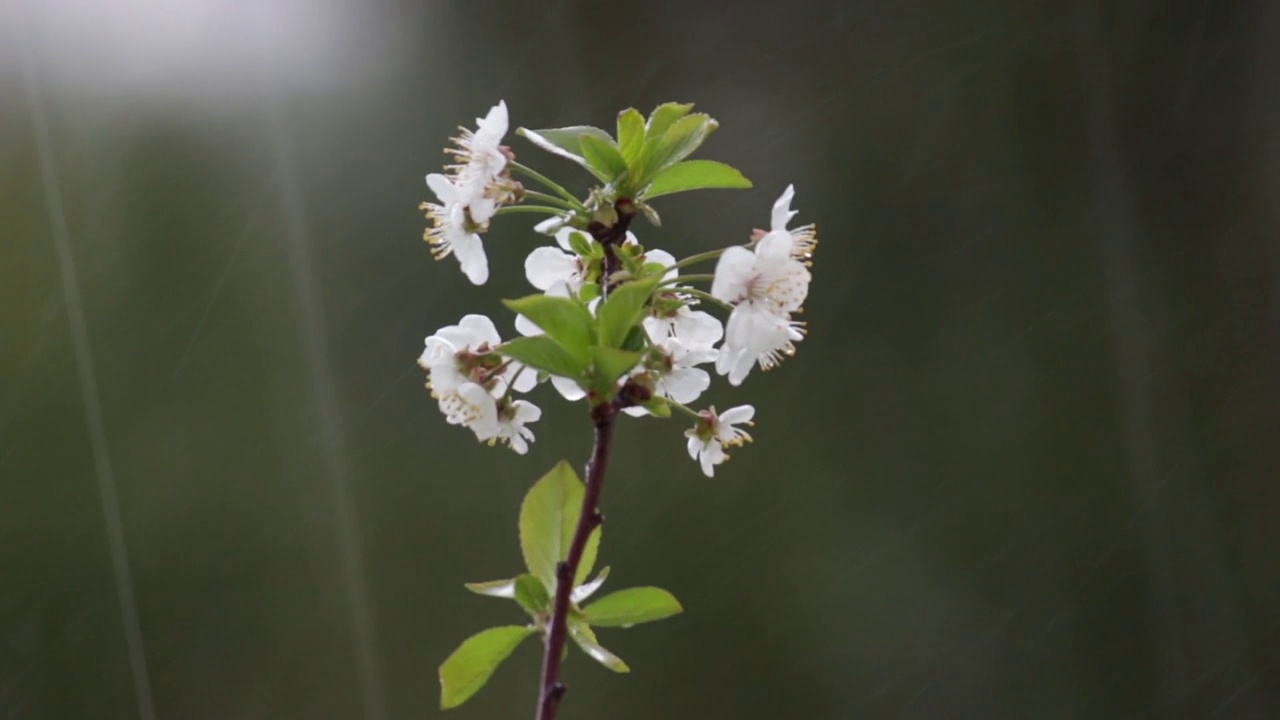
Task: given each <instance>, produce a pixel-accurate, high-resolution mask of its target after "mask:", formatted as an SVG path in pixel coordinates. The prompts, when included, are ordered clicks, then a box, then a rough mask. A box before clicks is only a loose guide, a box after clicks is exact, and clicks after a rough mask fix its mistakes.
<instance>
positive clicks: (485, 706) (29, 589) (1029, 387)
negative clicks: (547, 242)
mask: <svg viewBox="0 0 1280 720" xmlns="http://www.w3.org/2000/svg"><path fill="white" fill-rule="evenodd" d="M0 28H2V29H3V41H2V42H0V717H3V718H6V719H8V718H13V719H15V720H17V719H24V720H25V719H28V718H31V719H37V718H50V719H62V718H66V719H72V718H74V719H76V720H80V719H88V718H141V719H142V720H152V718H164V719H166V720H168V719H170V718H173V719H179V718H181V719H186V718H191V719H199V718H218V719H220V720H230V719H238V718H244V719H246V720H247V719H250V718H253V719H258V718H300V719H301V718H307V719H315V718H334V719H339V718H365V719H367V720H391V719H396V718H422V717H439V716H442V715H444V713H441V712H440V711H439V710H438V709H437V703H438V685H437V681H436V675H435V673H436V667H437V665H438V664H439V662H440V661H441V660H442V659H443V658H444V657H445V656H446V655H447V654H448V653H449V652H450V650H451V649H452V648H453V647H454V646H455V645H456V644H457V643H458V642H459V641H461V640H462V639H463V638H464V637H466V636H467V635H469V634H471V633H472V632H474V631H476V630H479V629H481V628H483V627H486V626H488V625H493V624H504V623H509V622H519V621H520V618H521V615H520V614H519V613H518V612H517V610H516V608H515V607H514V606H513V605H509V604H506V603H502V602H499V601H494V600H489V599H485V598H479V597H476V596H473V595H471V594H469V593H467V592H466V591H465V590H464V589H463V588H462V583H463V582H466V581H474V580H485V579H492V578H498V577H507V576H509V575H510V574H512V573H513V572H515V571H516V570H517V569H518V567H519V563H520V556H519V553H518V550H517V545H516V532H515V518H516V512H517V507H518V504H519V500H520V498H521V496H522V495H523V493H524V492H525V490H526V489H527V487H528V485H529V484H530V483H531V482H532V481H533V480H534V479H535V478H536V477H538V476H539V475H540V474H541V473H542V472H544V471H546V470H547V469H548V468H550V467H551V466H552V465H553V464H554V463H555V461H557V460H558V459H559V458H561V457H567V458H569V459H571V460H573V461H574V462H575V463H579V462H581V460H583V459H584V458H585V456H586V453H587V450H588V444H589V429H588V422H587V419H586V418H585V416H584V414H583V412H582V408H580V407H573V406H568V405H566V404H564V403H563V402H560V401H559V400H558V397H556V396H555V395H554V394H553V393H551V392H550V391H549V390H548V389H544V390H543V391H541V392H540V395H539V397H540V398H541V400H542V404H543V405H544V407H545V408H546V409H547V413H546V415H545V416H544V418H543V420H542V421H541V422H540V423H538V424H537V426H536V427H535V429H536V431H537V433H538V441H537V443H536V444H535V445H534V447H533V450H532V451H531V452H530V454H529V455H528V456H526V457H518V456H516V455H515V454H514V453H511V452H509V451H507V450H503V449H491V448H488V447H485V446H482V445H480V444H477V443H476V442H475V441H474V438H473V437H472V436H471V435H470V434H469V433H467V432H466V431H463V430H461V429H458V428H455V427H450V426H447V425H446V424H445V422H444V420H443V418H442V417H441V416H440V415H439V413H438V411H437V410H436V408H435V406H434V404H433V402H432V401H431V400H430V398H429V397H428V395H427V391H426V389H425V388H424V387H423V381H424V376H423V373H422V371H421V370H420V369H419V368H418V367H417V366H416V365H415V360H416V358H417V356H418V354H419V352H420V351H421V347H422V340H423V338H424V337H425V336H426V335H428V334H430V333H431V332H433V331H434V330H435V329H437V328H439V327H441V326H443V325H446V324H451V323H453V322H455V321H456V320H457V319H458V318H459V317H460V316H461V315H462V314H464V313H466V312H474V311H480V312H488V313H491V314H493V315H495V316H498V317H499V318H500V319H499V325H500V327H501V328H503V329H504V331H506V332H511V325H510V317H509V316H505V315H504V314H503V311H502V310H501V306H500V304H499V302H498V299H499V298H500V297H512V296H517V295H521V294H525V293H527V292H529V291H530V290H529V288H528V287H527V285H526V284H525V282H524V278H523V272H522V269H521V267H522V266H521V263H522V259H523V257H524V255H525V254H526V253H527V252H528V251H529V250H530V249H532V248H533V247H534V246H535V245H536V244H537V243H539V242H542V240H539V239H538V238H537V237H535V236H533V235H531V234H530V232H529V230H528V227H529V224H530V223H529V222H526V221H525V220H524V219H523V218H524V217H527V216H513V217H511V218H503V222H500V223H498V224H497V226H496V228H495V229H494V230H493V231H492V233H491V234H490V235H489V236H487V237H486V244H487V247H488V248H489V253H490V258H491V261H492V266H493V277H492V280H491V281H490V283H489V285H486V286H484V287H473V286H471V285H470V284H469V283H467V282H466V280H465V279H464V278H463V276H462V274H461V273H460V272H459V271H458V268H457V266H456V264H455V263H454V262H453V261H452V260H449V261H447V262H444V263H439V264H437V263H434V262H433V261H432V260H431V257H430V254H429V251H428V247H427V245H426V244H425V243H423V242H422V240H421V235H422V230H423V228H424V226H425V220H424V219H423V218H422V216H421V214H420V213H419V212H418V210H417V209H416V206H417V204H418V203H419V202H420V201H422V200H423V199H425V198H426V196H427V191H426V188H425V186H424V183H423V175H424V174H425V173H427V172H430V171H433V170H434V169H436V168H438V167H439V166H440V164H441V163H442V162H443V155H442V153H441V148H442V147H443V146H444V144H445V143H446V140H447V138H448V137H449V135H450V134H452V133H453V131H454V129H455V127H456V126H457V125H459V124H468V125H470V124H471V123H472V120H473V118H475V117H476V116H478V115H483V114H484V112H485V111H486V110H487V109H488V107H489V106H490V105H492V104H493V103H494V102H496V101H497V100H498V99H505V100H506V102H507V103H508V105H509V106H510V108H511V113H512V122H513V126H514V125H525V126H528V127H546V126H555V125H562V124H574V123H590V124H595V125H600V126H604V127H608V128H611V127H612V123H613V118H614V115H615V113H616V112H617V111H618V110H620V109H622V108H625V107H629V106H635V107H637V108H639V109H641V110H642V111H644V112H647V111H648V110H649V109H650V108H652V107H653V106H654V105H656V104H658V103H659V102H663V101H667V100H680V101H692V102H695V103H697V105H698V107H699V109H701V110H704V111H706V112H709V113H711V114H712V115H713V116H715V117H717V118H718V119H719V120H720V122H721V129H720V130H719V131H718V132H717V133H716V134H715V135H714V136H713V137H712V139H711V141H710V142H709V143H708V144H707V145H706V146H705V147H704V150H703V153H702V155H703V156H704V157H711V158H716V159H721V160H725V161H728V162H731V163H733V164H735V165H737V166H739V167H741V168H742V169H743V170H744V171H745V172H746V173H747V175H748V176H749V177H751V178H753V179H754V180H755V182H756V187H755V188H754V189H753V190H750V191H743V192H727V191H721V192H708V193H703V194H696V195H688V196H676V197H673V198H670V199H668V200H664V201H661V202H660V203H659V208H660V210H661V211H662V212H663V216H664V226H663V227H662V228H658V229H654V228H650V227H648V226H647V225H645V224H644V223H643V222H641V223H640V224H639V225H638V226H637V232H638V234H639V236H640V238H641V240H642V241H643V242H644V243H646V244H648V245H653V246H658V247H662V248H665V249H668V250H671V251H673V252H675V253H676V254H677V255H685V254H690V253H693V252H697V251H702V250H706V249H710V248H713V247H719V246H723V245H725V244H728V243H736V242H741V241H743V240H745V238H746V237H747V234H748V233H749V232H750V230H751V229H752V228H753V227H757V226H761V225H764V224H765V223H767V221H768V211H769V206H770V204H771V203H772V201H773V200H774V198H775V197H777V195H778V194H779V192H780V191H781V190H782V189H783V188H784V187H785V186H786V184H788V183H795V185H796V188H797V192H798V194H797V200H796V206H797V207H798V208H799V210H800V213H801V214H800V216H799V218H798V220H799V221H802V222H816V223H818V226H819V228H820V237H821V245H820V246H819V250H818V255H817V263H816V266H815V281H814V285H813V289H812V293H811V295H810V299H809V301H808V303H807V312H806V314H805V317H806V319H807V320H808V322H809V330H810V334H809V337H808V338H807V339H806V340H805V341H804V342H803V343H802V344H801V347H800V349H799V353H798V354H797V356H796V357H795V358H794V359H792V360H790V361H788V362H787V363H785V364H784V365H783V366H782V367H781V368H780V369H778V370H776V371H774V372H771V373H769V374H753V375H752V377H751V378H750V380H749V381H748V383H746V384H745V385H743V386H742V387H740V388H730V387H728V386H727V385H724V384H718V385H717V387H716V389H715V390H714V392H712V393H711V395H710V400H711V401H713V402H715V403H716V404H717V405H719V406H720V407H721V408H724V407H726V406H729V405H734V404H739V403H742V402H750V403H753V404H754V405H755V406H756V408H757V412H758V418H757V420H758V422H757V425H756V427H755V435H756V438H757V441H756V443H755V444H753V445H751V446H749V447H747V448H744V449H741V450H739V451H738V452H737V453H735V454H734V458H733V461H732V462H731V463H729V464H728V465H725V466H723V467H722V468H721V471H720V472H719V473H718V474H717V476H716V478H715V479H714V480H708V479H706V478H704V477H703V476H702V475H701V474H700V473H699V471H698V469H697V467H696V465H694V464H693V463H691V462H690V461H689V459H688V457H687V456H686V455H685V454H684V449H683V437H682V435H681V433H682V430H683V423H681V422H679V421H670V422H658V421H652V420H651V421H644V422H642V421H634V422H627V423H625V425H624V427H623V428H622V429H621V431H620V436H619V439H618V449H617V455H616V458H615V462H614V464H613V466H612V471H611V475H610V477H609V479H608V484H607V487H606V493H605V510H606V513H607V515H608V525H607V528H606V534H605V541H604V546H603V550H602V562H603V563H605V564H609V565H611V566H612V567H613V575H612V576H611V579H610V582H609V584H608V586H612V587H613V588H615V589H616V588H620V587H625V586H628V585H635V584H657V585H661V586H664V587H667V588H670V589H671V590H672V591H673V592H675V594H676V595H677V596H678V597H680V598H681V599H682V600H683V601H684V604H685V606H686V612H685V613H684V614H683V615H681V616H680V617H678V618H677V619H675V620H672V621H668V622H665V623H660V624H656V625H651V626H644V627H640V628H635V629H632V630H625V631H623V630H614V631H608V630H605V631H603V632H602V633H601V639H602V641H604V643H605V644H606V645H607V646H609V647H610V648H611V649H613V650H614V651H615V652H617V653H618V654H619V655H621V656H622V657H623V658H625V659H626V660H627V661H628V662H629V663H630V664H631V666H632V668H633V669H634V672H633V673H632V674H631V675H627V676H616V675H613V674H611V673H609V672H607V671H605V670H604V669H602V668H599V667H598V666H595V665H594V664H592V663H590V662H588V661H586V660H585V659H584V657H583V656H581V655H574V656H571V660H570V661H569V663H568V665H567V669H566V672H567V681H568V683H569V685H570V692H569V695H568V696H567V697H566V700H565V704H564V707H563V711H562V716H563V717H564V718H566V720H569V719H572V718H599V717H610V718H614V719H615V720H626V719H628V718H637V719H638V718H697V719H699V720H714V719H716V718H734V719H735V720H745V719H749V718H789V719H790V718H795V719H797V720H827V719H830V720H843V719H844V718H882V717H883V718H896V717H901V718H958V717H974V718H1029V717H1036V718H1210V717H1214V718H1273V717H1280V531H1278V530H1277V526H1276V522H1277V521H1280V490H1278V489H1277V481H1278V480H1280V432H1278V431H1280V242H1278V239H1280V6H1277V5H1276V4H1275V3H1267V2H1252V3H1249V2H1246V3H1210V2H1187V3H1165V2H1156V1H1154V0H1150V1H1142V0H1133V1H1131V2H1123V3H1108V2H1067V3H1059V2H1046V1H1027V0H981V1H978V2H966V3H949V2H929V1H928V0H895V2H880V1H878V0H867V1H865V2H845V3H838V2H813V3H809V2H804V1H801V0H797V1H795V2H787V3H766V2H740V3H734V4H727V3H725V4H721V3H711V2H704V3H700V2H688V1H687V0H686V1H684V2H668V1H666V0H657V1H656V2H646V3H617V4H611V3H590V2H570V1H560V2H518V1H514V0H513V1H511V2H503V3H497V2H479V1H477V2H468V3H462V2H457V3H449V2H420V3H409V2H399V3H390V2H373V3H364V2H358V1H357V0H319V1H316V2H304V1H303V0H264V1H263V2H258V3H249V2H215V1H214V0H189V1H186V2H162V1H161V0H130V1H127V2H126V1H125V0H119V1H115V2H94V1H92V0H43V1H38V0H28V1H24V0H16V1H15V2H11V3H9V4H7V5H5V6H4V9H3V10H0ZM511 143H512V145H513V147H514V148H515V150H516V152H517V153H519V154H520V155H521V157H522V159H523V160H525V161H527V162H529V163H531V164H533V165H535V166H536V167H538V168H541V169H542V170H544V171H546V172H548V173H553V174H555V176H556V177H559V178H562V179H564V180H565V181H566V182H567V183H570V184H571V185H572V186H573V187H575V188H578V189H582V190H585V189H586V187H587V184H586V181H587V179H588V178H587V176H586V175H585V174H583V173H581V172H580V171H579V170H577V169H576V168H575V167H573V166H570V165H567V164H564V163H562V162H561V161H558V160H557V159H555V158H551V157H544V156H541V155H540V154H539V153H538V151H536V149H534V148H532V147H531V146H529V145H528V144H527V143H525V142H524V141H523V140H521V139H519V138H514V137H513V138H512V140H511ZM126 558H127V564H128V567H127V572H126V568H125V566H124V563H123V561H124V560H125V559H126ZM608 586H607V587H608ZM537 665H538V652H537V651H536V649H535V647H534V644H533V643H530V644H529V645H527V646H525V647H522V648H521V649H520V650H519V651H518V652H517V653H516V655H515V656H514V657H513V659H512V660H511V661H510V662H509V663H508V664H507V665H505V666H503V667H502V668H501V669H500V670H499V671H498V673H497V674H496V676H495V677H494V679H493V681H492V682H491V683H490V685H489V686H488V687H486V688H485V689H484V690H483V691H482V692H481V693H480V694H479V695H478V696H476V698H474V699H473V700H472V701H471V702H470V703H468V704H467V705H465V706H464V707H462V708H461V709H459V710H455V711H451V712H450V713H449V716H450V717H456V718H460V719H463V718H498V717H503V718H510V717H528V716H531V715H532V712H533V706H534V699H535V685H536V680H535V677H536V673H537Z"/></svg>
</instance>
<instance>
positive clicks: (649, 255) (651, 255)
mask: <svg viewBox="0 0 1280 720" xmlns="http://www.w3.org/2000/svg"><path fill="white" fill-rule="evenodd" d="M644 261H645V263H658V264H659V265H662V266H663V267H671V266H672V265H675V264H676V258H675V256H674V255H672V254H671V253H669V252H667V251H666V250H658V249H656V248H655V249H653V250H645V251H644ZM679 275H680V269H679V268H671V269H670V270H668V271H667V272H666V273H665V274H663V276H662V279H663V280H670V279H672V278H674V277H678V276H679Z"/></svg>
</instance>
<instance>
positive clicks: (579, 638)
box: [569, 622, 631, 673]
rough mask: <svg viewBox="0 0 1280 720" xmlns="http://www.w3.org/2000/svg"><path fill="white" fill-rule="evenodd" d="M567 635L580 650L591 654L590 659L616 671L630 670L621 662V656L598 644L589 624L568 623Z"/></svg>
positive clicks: (625, 671) (624, 671)
mask: <svg viewBox="0 0 1280 720" xmlns="http://www.w3.org/2000/svg"><path fill="white" fill-rule="evenodd" d="M569 637H571V638H573V641H574V642H575V643H577V644H578V647H580V648H582V652H584V653H586V654H588V655H590V656H591V659H592V660H595V661H596V662H598V663H600V664H601V665H603V666H605V667H607V668H609V669H610V670H612V671H614V672H616V673H628V672H631V668H629V667H627V664H626V663H624V662H622V658H620V657H618V656H617V655H614V654H613V653H611V652H609V651H608V650H605V649H604V648H603V647H601V645H600V641H599V640H597V639H596V634H595V633H593V632H591V626H589V625H587V624H586V623H582V622H570V623H569Z"/></svg>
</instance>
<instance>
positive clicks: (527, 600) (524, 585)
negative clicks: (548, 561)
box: [515, 574, 551, 613]
mask: <svg viewBox="0 0 1280 720" xmlns="http://www.w3.org/2000/svg"><path fill="white" fill-rule="evenodd" d="M515 584H516V587H515V598H516V602H518V603H520V607H522V608H524V609H525V610H528V611H529V612H531V613H540V612H542V611H543V610H546V609H547V608H548V607H550V606H551V596H550V595H548V594H547V586H546V585H543V584H542V581H541V580H539V579H538V578H537V577H535V576H533V575H528V574H525V575H521V576H520V577H518V578H516V583H515Z"/></svg>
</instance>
